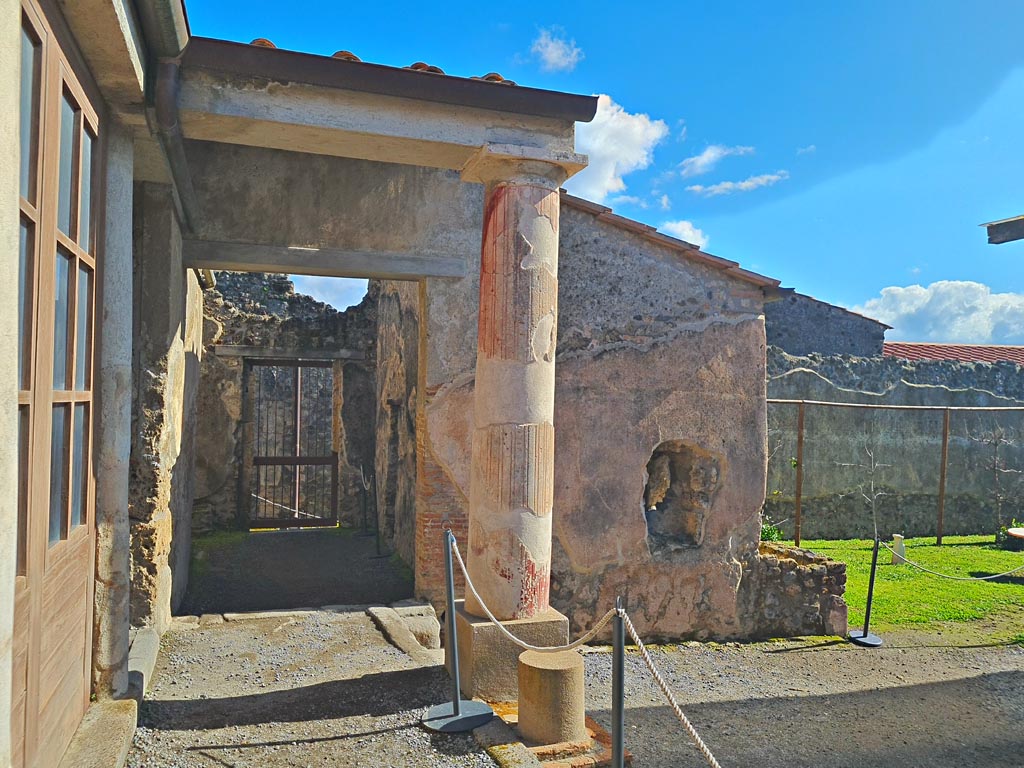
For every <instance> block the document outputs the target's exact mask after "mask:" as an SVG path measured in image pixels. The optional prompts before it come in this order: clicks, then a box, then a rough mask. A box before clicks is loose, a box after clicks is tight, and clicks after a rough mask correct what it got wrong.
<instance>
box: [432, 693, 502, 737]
mask: <svg viewBox="0 0 1024 768" xmlns="http://www.w3.org/2000/svg"><path fill="white" fill-rule="evenodd" d="M492 717H494V710H493V709H491V708H490V707H489V706H487V705H486V704H484V703H483V702H482V701H470V700H468V699H460V700H459V714H457V715H454V714H452V703H451V702H450V701H446V702H445V703H444V704H437V705H436V706H433V707H431V708H430V709H428V710H427V714H426V715H425V716H424V717H423V721H422V722H423V725H424V727H426V728H429V729H430V730H432V731H439V732H440V733H462V732H464V731H471V730H473V729H474V728H479V727H480V726H481V725H486V724H487V723H489V722H490V721H491V718H492Z"/></svg>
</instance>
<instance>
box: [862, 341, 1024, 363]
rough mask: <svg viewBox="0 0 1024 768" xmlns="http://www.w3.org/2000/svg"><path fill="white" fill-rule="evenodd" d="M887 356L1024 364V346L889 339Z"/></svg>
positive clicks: (886, 346) (886, 348)
mask: <svg viewBox="0 0 1024 768" xmlns="http://www.w3.org/2000/svg"><path fill="white" fill-rule="evenodd" d="M882 354H883V355H885V356H886V357H898V358H901V359H903V360H958V361H960V362H963V363H1001V362H1009V363H1016V364H1017V365H1024V346H1011V345H1005V344H932V343H927V342H912V341H887V342H885V344H884V345H883V347H882Z"/></svg>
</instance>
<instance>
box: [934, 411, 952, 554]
mask: <svg viewBox="0 0 1024 768" xmlns="http://www.w3.org/2000/svg"><path fill="white" fill-rule="evenodd" d="M948 465H949V408H946V409H945V410H944V411H943V414H942V464H941V465H940V466H939V519H938V521H937V522H936V526H935V543H936V544H937V545H938V544H941V543H942V518H943V517H944V516H945V513H946V468H947V466H948Z"/></svg>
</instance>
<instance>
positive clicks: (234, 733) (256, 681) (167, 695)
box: [128, 612, 494, 768]
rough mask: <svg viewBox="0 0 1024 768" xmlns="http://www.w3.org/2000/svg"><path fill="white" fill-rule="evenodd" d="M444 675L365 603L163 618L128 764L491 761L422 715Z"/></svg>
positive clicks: (398, 766)
mask: <svg viewBox="0 0 1024 768" xmlns="http://www.w3.org/2000/svg"><path fill="white" fill-rule="evenodd" d="M447 680H448V679H447V676H446V674H445V673H444V671H443V669H442V668H441V667H432V668H418V667H417V666H416V665H415V664H414V663H413V662H412V661H411V660H410V659H409V657H407V656H406V655H405V654H403V653H402V652H401V651H399V650H397V649H395V648H393V647H392V646H391V645H389V644H388V643H387V641H385V640H384V638H383V637H382V636H381V634H380V632H379V631H378V630H377V629H376V628H375V627H374V626H373V624H372V623H371V621H370V619H369V618H368V617H367V616H366V615H365V614H362V613H348V614H332V613H323V612H318V613H313V614H308V615H305V616H301V617H296V618H277V619H263V620H256V621H234V622H226V623H223V624H213V625H209V626H202V627H199V628H195V629H175V630H171V631H170V632H168V633H167V634H166V635H165V636H164V639H163V646H162V650H161V652H160V658H159V660H158V662H157V668H156V671H155V674H154V682H153V685H152V686H151V688H150V691H149V694H148V696H147V700H146V701H145V702H144V704H143V707H142V710H141V712H140V727H139V728H138V730H137V731H136V734H135V739H134V742H133V745H132V750H131V753H130V754H129V756H128V766H129V767H130V768H142V767H143V766H147V768H148V767H153V768H156V767H157V766H160V767H161V768H192V767H193V766H217V767H221V766H261V767H262V766H266V767H267V768H277V767H278V766H296V767H298V766H303V767H305V766H318V765H324V766H326V765H330V766H353V768H356V767H360V766H365V767H366V768H370V767H373V768H378V767H381V766H388V767H389V768H390V767H391V766H394V768H434V767H436V766H465V767H469V766H481V767H482V766H487V767H493V766H494V763H493V761H492V760H491V759H490V758H489V757H488V756H487V755H486V753H485V752H484V751H483V750H482V749H481V748H480V747H478V746H477V745H476V742H475V741H474V740H473V738H472V736H471V735H470V736H443V735H440V734H434V733H430V732H428V731H426V730H424V729H423V728H422V727H420V725H419V721H420V718H421V717H422V715H423V712H424V711H425V708H426V707H427V706H430V705H433V704H437V703H440V702H441V701H443V700H444V699H445V695H446V693H447V691H448V681H447Z"/></svg>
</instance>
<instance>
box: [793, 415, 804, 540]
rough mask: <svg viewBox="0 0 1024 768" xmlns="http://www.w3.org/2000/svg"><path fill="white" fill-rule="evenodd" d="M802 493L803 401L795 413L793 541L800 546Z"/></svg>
mask: <svg viewBox="0 0 1024 768" xmlns="http://www.w3.org/2000/svg"><path fill="white" fill-rule="evenodd" d="M803 495H804V401H803V400H801V401H800V406H799V408H798V409H797V414H796V494H795V496H796V498H795V500H794V510H793V543H794V544H796V546H798V547H799V546H800V526H801V522H802V521H801V509H800V507H801V505H802V503H803Z"/></svg>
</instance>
